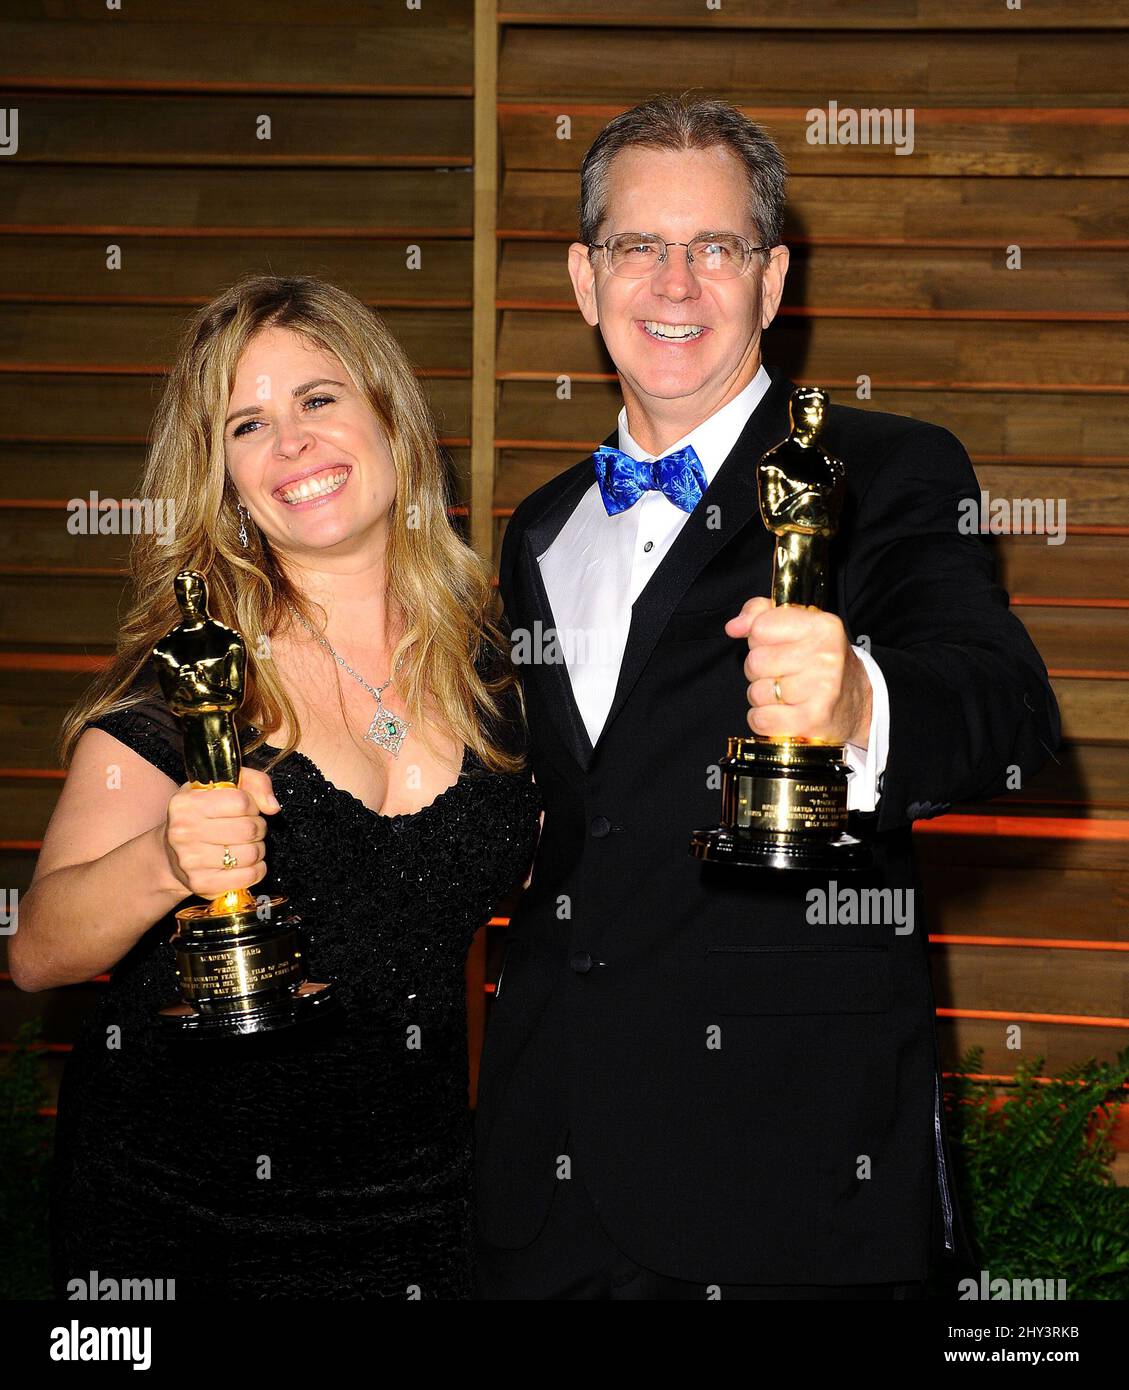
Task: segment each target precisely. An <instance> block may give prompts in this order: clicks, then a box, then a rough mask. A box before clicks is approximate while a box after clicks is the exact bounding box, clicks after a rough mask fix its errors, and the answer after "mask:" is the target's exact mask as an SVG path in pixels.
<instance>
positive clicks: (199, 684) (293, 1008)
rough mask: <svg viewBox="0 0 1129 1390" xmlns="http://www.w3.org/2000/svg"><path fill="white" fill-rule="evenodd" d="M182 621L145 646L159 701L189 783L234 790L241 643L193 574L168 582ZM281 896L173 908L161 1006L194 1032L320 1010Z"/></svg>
mask: <svg viewBox="0 0 1129 1390" xmlns="http://www.w3.org/2000/svg"><path fill="white" fill-rule="evenodd" d="M173 582H174V587H175V592H176V599H177V603H178V604H179V605H180V611H181V621H180V622H179V623H177V624H176V626H175V627H174V628H173V629H172V630H171V631H170V632H168V633H167V634H166V635H165V637H164V638H163V639H162V640H161V641H160V642H159V643H158V644H157V646H156V647H155V648H154V649H153V664H154V667H155V668H156V672H157V679H158V681H159V682H160V686H161V690H162V692H163V694H164V697H165V701H166V703H167V704H168V707H169V709H170V710H172V712H173V713H174V714H175V715H177V717H178V718H179V720H180V724H181V728H182V730H183V732H184V765H185V769H186V771H187V773H188V780H189V781H190V782H192V784H193V785H194V786H197V787H236V786H238V785H239V773H240V769H241V767H242V758H241V754H240V747H239V736H238V733H237V730H236V725H235V714H236V711H237V710H238V709H239V707H240V705H242V703H243V695H244V681H245V677H246V672H247V645H246V643H245V642H244V640H243V638H242V637H241V636H240V634H239V633H238V632H236V631H235V630H234V629H232V628H230V627H225V626H224V625H223V623H219V622H216V620H215V619H214V618H212V617H209V615H208V585H207V581H206V580H205V579H204V576H203V575H202V574H197V573H196V572H195V571H193V570H183V571H182V572H181V573H180V574H178V575H177V576H176V579H175V580H174V581H173ZM286 903H287V899H286V898H284V897H272V898H268V897H266V896H265V895H264V896H263V898H262V900H261V901H257V900H256V899H255V898H254V897H253V896H252V895H251V893H250V892H249V891H248V890H247V889H246V888H235V889H232V890H231V891H230V892H227V893H221V894H220V895H219V897H217V898H213V899H212V901H211V902H210V903H198V904H193V905H192V906H189V907H182V908H181V909H180V910H179V911H178V912H177V914H176V921H177V929H176V931H175V933H174V934H173V937H172V944H173V946H174V947H175V948H176V965H177V970H176V973H177V980H178V982H179V985H180V995H181V998H180V1002H179V1003H176V1004H170V1005H169V1006H168V1007H167V1008H164V1009H162V1010H161V1011H160V1016H161V1018H163V1019H164V1020H165V1021H166V1022H167V1023H168V1024H169V1025H170V1027H171V1028H175V1029H176V1030H177V1031H178V1032H181V1033H185V1034H193V1035H196V1036H216V1037H229V1036H232V1035H240V1034H249V1033H267V1032H274V1031H276V1030H277V1029H279V1028H286V1027H289V1026H290V1025H291V1024H294V1023H298V1022H301V1021H303V1020H304V1019H306V1018H307V1017H309V1016H310V1015H311V1014H312V1013H313V1012H314V1011H315V1010H317V1011H322V1009H323V1006H324V1005H325V1004H326V1003H327V1001H328V1000H329V999H330V998H331V996H332V986H331V984H314V983H311V982H310V981H308V980H307V979H306V972H305V967H304V965H303V960H302V945H301V935H300V930H299V926H300V924H299V920H298V918H297V917H295V916H293V915H291V916H285V915H284V913H283V911H282V910H283V909H284V908H285V906H286Z"/></svg>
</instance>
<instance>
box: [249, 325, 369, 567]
mask: <svg viewBox="0 0 1129 1390" xmlns="http://www.w3.org/2000/svg"><path fill="white" fill-rule="evenodd" d="M224 457H225V460H226V463H227V469H228V472H229V473H230V475H231V480H232V482H233V483H234V485H235V488H236V490H237V492H238V493H239V496H240V499H241V500H242V502H243V504H244V506H245V507H246V508H247V510H248V511H249V512H250V513H251V517H252V519H253V520H254V522H255V524H256V525H257V526H259V527H260V528H261V529H262V531H263V532H264V533H265V534H266V536H267V537H268V538H269V539H270V541H271V543H272V545H273V546H274V548H275V549H276V550H278V551H280V552H282V553H287V552H292V553H303V554H305V555H307V557H308V556H309V555H310V554H311V553H317V552H321V553H324V552H326V551H329V550H333V551H334V552H341V551H344V550H350V549H354V548H356V547H358V546H361V545H365V546H368V545H373V544H376V545H378V546H379V547H380V548H383V544H384V542H385V541H386V539H387V528H388V509H389V508H390V507H391V505H392V503H393V501H394V500H395V497H396V469H395V464H394V463H393V460H392V455H391V454H390V453H389V450H388V445H387V443H386V441H385V439H384V435H383V433H382V431H381V428H380V422H379V420H378V419H377V416H376V414H375V412H374V411H373V409H372V407H371V406H370V405H369V403H368V401H367V400H366V399H365V398H364V397H363V396H362V394H361V393H360V392H359V391H358V390H357V388H356V387H355V386H354V385H353V383H352V381H351V380H350V378H349V374H348V372H347V371H346V370H345V368H344V366H343V365H342V364H341V361H340V359H339V358H338V357H337V356H336V355H335V354H333V353H331V352H326V351H324V350H322V349H320V348H317V347H314V346H312V345H311V344H310V343H309V342H308V341H307V340H306V339H305V338H303V337H301V336H300V335H299V334H297V333H295V332H293V331H292V330H291V329H286V328H267V329H263V330H261V331H260V332H259V333H257V334H256V335H255V336H254V337H253V338H252V339H251V340H250V342H249V343H248V344H247V346H246V348H245V349H244V351H243V355H242V356H241V357H240V359H239V365H238V368H237V370H236V374H235V381H234V383H233V385H232V390H231V400H230V402H229V404H228V408H227V422H226V424H225V427H224Z"/></svg>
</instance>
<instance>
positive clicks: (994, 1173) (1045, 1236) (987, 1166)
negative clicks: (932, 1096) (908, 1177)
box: [946, 1047, 1129, 1299]
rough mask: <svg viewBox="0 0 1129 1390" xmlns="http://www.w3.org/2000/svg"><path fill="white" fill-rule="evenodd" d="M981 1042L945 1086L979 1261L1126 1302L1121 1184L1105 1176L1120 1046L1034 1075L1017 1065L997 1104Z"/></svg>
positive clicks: (1037, 1062) (1123, 1076)
mask: <svg viewBox="0 0 1129 1390" xmlns="http://www.w3.org/2000/svg"><path fill="white" fill-rule="evenodd" d="M982 1064H983V1049H982V1048H979V1047H974V1048H970V1049H969V1050H968V1051H967V1052H966V1053H965V1055H964V1056H963V1057H962V1058H961V1060H960V1066H959V1070H960V1072H961V1073H964V1075H958V1076H954V1077H952V1078H950V1080H949V1081H948V1082H947V1084H946V1109H947V1112H948V1116H949V1132H950V1136H951V1138H952V1141H953V1162H954V1167H955V1169H956V1173H955V1179H956V1185H957V1191H958V1193H959V1194H960V1198H961V1210H962V1211H963V1213H964V1215H965V1219H966V1223H967V1225H968V1227H969V1234H970V1235H971V1237H972V1239H973V1241H974V1242H975V1243H976V1246H977V1247H978V1253H979V1257H980V1261H981V1268H982V1269H986V1270H989V1271H990V1273H991V1277H992V1278H993V1279H995V1278H1004V1279H1009V1280H1011V1279H1032V1278H1047V1279H1056V1280H1057V1279H1065V1281H1066V1292H1067V1297H1068V1298H1071V1299H1125V1298H1129V1187H1119V1186H1117V1185H1116V1183H1115V1182H1114V1179H1113V1175H1112V1172H1111V1165H1112V1163H1113V1159H1114V1149H1113V1145H1112V1143H1111V1142H1110V1133H1111V1131H1112V1129H1113V1126H1114V1124H1115V1122H1116V1120H1117V1113H1118V1111H1119V1109H1120V1107H1121V1104H1122V1091H1121V1088H1122V1087H1123V1086H1124V1084H1125V1083H1126V1081H1129V1048H1126V1049H1125V1050H1124V1051H1123V1052H1121V1053H1119V1054H1118V1057H1117V1060H1116V1061H1114V1062H1096V1061H1093V1060H1091V1061H1088V1062H1084V1063H1081V1064H1080V1065H1078V1066H1074V1067H1070V1068H1068V1069H1067V1070H1066V1071H1064V1072H1062V1073H1061V1074H1060V1075H1058V1076H1056V1077H1053V1078H1051V1079H1050V1080H1049V1081H1044V1082H1040V1081H1037V1080H1036V1079H1035V1078H1036V1077H1037V1076H1039V1074H1040V1069H1041V1067H1042V1065H1043V1058H1042V1057H1036V1058H1033V1059H1032V1060H1031V1061H1029V1062H1024V1063H1021V1064H1020V1066H1019V1067H1018V1069H1017V1071H1016V1075H1015V1085H1014V1087H1013V1088H1010V1089H1009V1091H1008V1093H1007V1095H1006V1096H1005V1098H1004V1099H1003V1100H1002V1102H1001V1101H1000V1100H999V1099H998V1098H997V1097H996V1087H995V1085H994V1084H993V1083H992V1082H990V1081H974V1080H970V1079H969V1077H968V1075H967V1074H968V1073H978V1072H980V1071H981V1070H982Z"/></svg>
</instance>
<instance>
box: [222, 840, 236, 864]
mask: <svg viewBox="0 0 1129 1390" xmlns="http://www.w3.org/2000/svg"><path fill="white" fill-rule="evenodd" d="M223 867H224V868H225V869H238V868H239V860H238V859H236V857H235V855H234V854H232V852H231V850H229V849H228V847H227V846H226V845H224V847H223Z"/></svg>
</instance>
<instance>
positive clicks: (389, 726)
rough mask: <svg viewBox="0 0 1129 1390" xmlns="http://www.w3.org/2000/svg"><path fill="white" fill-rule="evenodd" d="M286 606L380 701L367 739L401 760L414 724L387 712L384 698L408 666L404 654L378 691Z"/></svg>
mask: <svg viewBox="0 0 1129 1390" xmlns="http://www.w3.org/2000/svg"><path fill="white" fill-rule="evenodd" d="M286 606H287V607H288V608H289V609H290V612H291V613H292V614H293V615H294V617H295V618H297V619H298V621H299V622H300V623H301V624H302V626H303V627H304V628H305V629H306V631H307V632H308V633H309V634H310V636H311V637H312V638H313V639H314V641H315V642H317V643H318V645H319V646H322V647H324V648H325V649H326V651H327V652H328V653H329V654H330V656H331V657H333V659H334V661H336V662H337V664H338V666H340V667H341V668H342V669H343V670H345V671H348V673H349V674H350V675H351V676H352V677H353V679H354V680H355V681H358V682H359V683H360V684H361V685H363V686H364V688H365V689H366V690H367V691H368V693H369V694H370V695H371V696H372V697H373V699H374V700H375V701H376V713H375V714H374V715H373V719H372V723H371V724H370V725H369V726H368V732H367V733H366V734H365V738H366V739H367V740H368V741H369V743H375V744H376V746H377V747H378V748H387V750H388V751H389V753H391V754H392V756H393V757H394V758H396V757H399V755H400V745H401V744H402V743H403V742H404V736H405V734H407V732H408V730H409V729H410V728H411V725H410V724H409V723H408V722H407V720H406V719H401V718H400V716H399V715H398V714H393V712H392V711H391V710H390V709H387V708H386V707H385V704H384V701H383V700H382V699H381V696H382V695H383V693H384V692H385V691H386V690H387V689H388V687H389V686H390V685H391V684H392V681H393V678H394V677H395V675H396V672H397V671H399V669H400V667H401V666H402V665H403V664H404V658H403V656H402V655H401V657H400V660H399V661H397V663H396V671H394V672H393V673H392V675H391V676H389V677H388V679H387V680H386V681H385V682H384V684H383V685H382V686H381V687H380V689H379V690H377V689H375V688H374V687H373V686H371V685H369V683H368V681H366V680H365V678H364V676H360V675H358V674H357V672H356V671H354V670H353V668H352V667H351V666H350V665H349V663H348V662H347V661H346V660H345V658H344V657H343V656H338V654H337V652H335V651H334V649H333V647H332V646H331V645H330V644H329V642H328V641H327V640H326V638H324V637H323V636H322V635H321V633H320V632H318V631H317V629H316V628H313V627H311V626H310V624H309V623H308V622H307V621H306V620H305V618H303V617H302V615H301V613H299V612H298V610H297V609H296V608H294V607H292V606H291V605H290V604H287V605H286Z"/></svg>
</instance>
